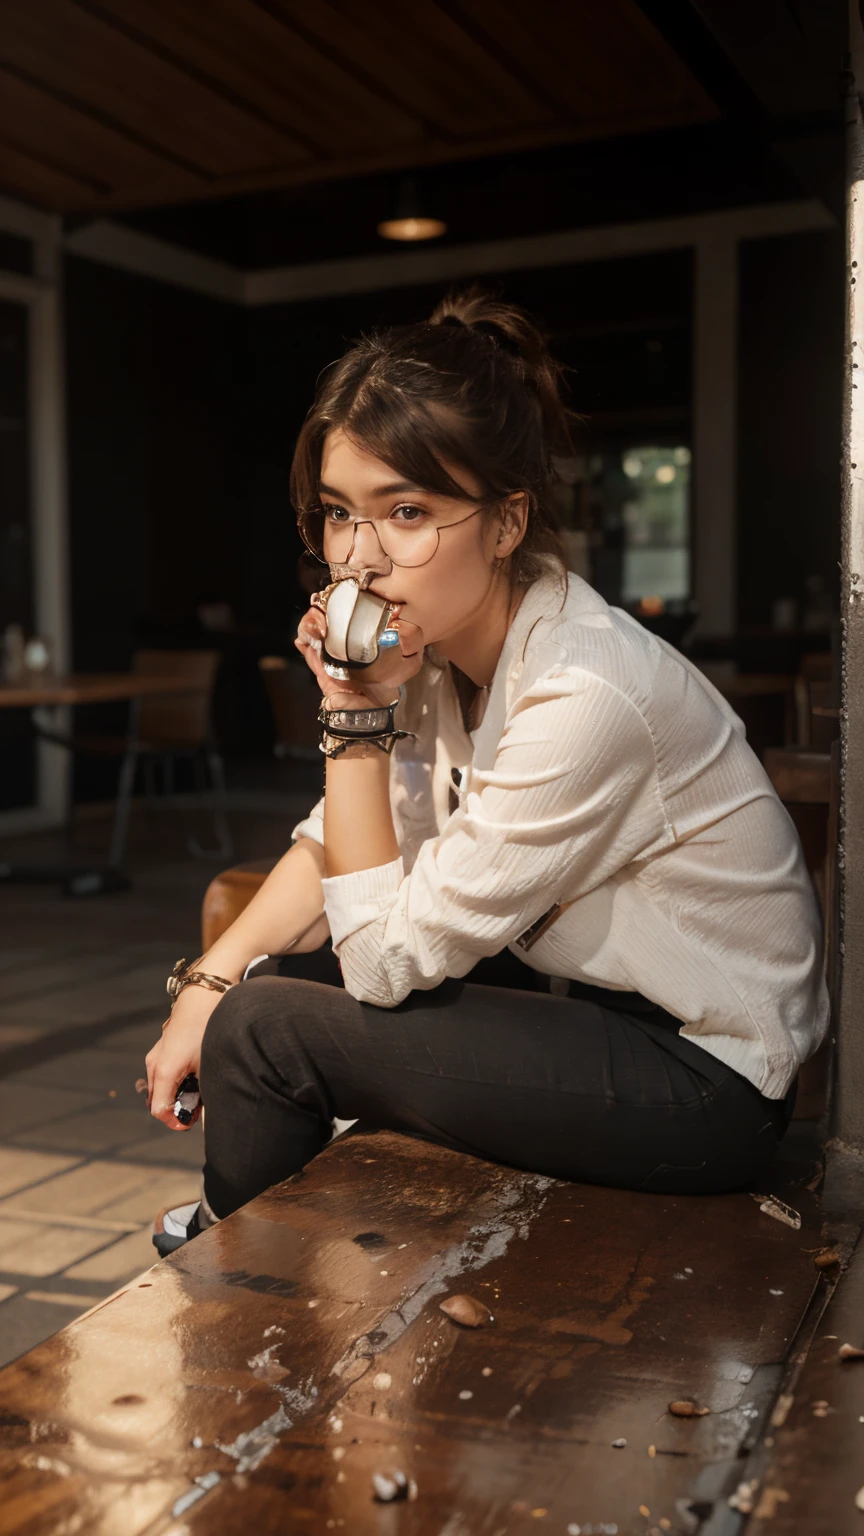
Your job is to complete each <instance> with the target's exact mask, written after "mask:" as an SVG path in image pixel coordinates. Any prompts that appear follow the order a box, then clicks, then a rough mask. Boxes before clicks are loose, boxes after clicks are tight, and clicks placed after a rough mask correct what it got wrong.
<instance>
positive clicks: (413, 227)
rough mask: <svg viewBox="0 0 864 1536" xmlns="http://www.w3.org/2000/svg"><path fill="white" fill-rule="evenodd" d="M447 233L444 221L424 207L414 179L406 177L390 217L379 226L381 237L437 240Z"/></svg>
mask: <svg viewBox="0 0 864 1536" xmlns="http://www.w3.org/2000/svg"><path fill="white" fill-rule="evenodd" d="M446 232H447V225H446V224H445V223H444V221H443V219H436V218H434V217H433V216H432V214H431V213H430V211H429V209H428V208H425V207H424V206H423V204H422V202H421V199H420V195H419V192H418V189H417V183H416V182H415V181H414V178H413V177H411V176H406V177H405V179H404V180H403V182H402V185H401V187H400V190H399V196H398V198H397V199H396V206H395V207H394V209H393V211H392V213H391V215H390V217H389V218H387V219H382V220H381V223H380V224H379V225H378V233H379V235H381V236H382V237H383V239H385V240H435V239H436V238H437V237H438V236H439V235H444V234H446Z"/></svg>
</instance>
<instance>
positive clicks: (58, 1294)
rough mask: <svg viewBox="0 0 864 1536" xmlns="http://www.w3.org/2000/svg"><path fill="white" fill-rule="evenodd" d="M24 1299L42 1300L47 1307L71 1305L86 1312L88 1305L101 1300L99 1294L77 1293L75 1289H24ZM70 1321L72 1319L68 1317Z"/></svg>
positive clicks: (79, 1310)
mask: <svg viewBox="0 0 864 1536" xmlns="http://www.w3.org/2000/svg"><path fill="white" fill-rule="evenodd" d="M24 1299H25V1301H44V1302H45V1304H46V1306H49V1307H72V1309H73V1311H74V1312H76V1313H78V1314H79V1315H80V1313H82V1312H86V1311H87V1309H88V1308H89V1307H96V1306H98V1305H99V1302H100V1301H102V1300H103V1298H102V1297H101V1296H85V1295H83V1294H81V1295H79V1294H78V1293H77V1292H76V1291H25V1292H24ZM69 1320H70V1322H71V1321H72V1319H71V1318H70V1319H69Z"/></svg>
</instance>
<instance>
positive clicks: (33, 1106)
mask: <svg viewBox="0 0 864 1536" xmlns="http://www.w3.org/2000/svg"><path fill="white" fill-rule="evenodd" d="M99 1102H100V1100H99V1099H98V1097H97V1096H96V1095H95V1094H92V1093H80V1092H77V1091H74V1090H72V1089H69V1090H67V1089H64V1088H42V1087H38V1088H37V1087H33V1086H31V1085H29V1084H21V1085H20V1086H19V1085H18V1084H17V1083H15V1082H14V1081H13V1079H11V1078H7V1079H6V1081H5V1082H0V1126H2V1128H3V1135H4V1136H5V1137H6V1138H7V1139H11V1138H12V1137H14V1136H16V1134H17V1133H19V1132H21V1131H27V1130H29V1129H30V1128H31V1127H33V1126H39V1125H46V1124H47V1123H48V1122H49V1121H52V1120H59V1119H61V1117H63V1116H65V1115H69V1114H71V1113H74V1111H75V1110H81V1109H87V1108H91V1107H93V1106H94V1105H96V1104H98V1103H99ZM54 1145H56V1143H54Z"/></svg>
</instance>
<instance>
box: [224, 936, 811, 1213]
mask: <svg viewBox="0 0 864 1536" xmlns="http://www.w3.org/2000/svg"><path fill="white" fill-rule="evenodd" d="M280 971H281V974H280V975H278V976H257V977H253V978H251V979H249V980H248V981H244V982H243V983H242V984H241V985H240V986H238V987H235V988H233V990H232V991H230V992H228V993H226V995H225V997H224V998H223V1000H222V1001H221V1002H220V1003H219V1005H218V1007H217V1008H216V1009H215V1011H214V1012H213V1014H212V1015H211V1018H210V1022H209V1024H208V1026H207V1032H206V1034H205V1036H204V1046H203V1052H202V1058H201V1091H202V1097H203V1100H204V1103H205V1105H206V1107H207V1118H206V1131H205V1141H206V1155H207V1161H206V1166H205V1169H204V1189H205V1193H206V1196H207V1200H208V1202H209V1204H210V1205H211V1207H212V1209H213V1210H214V1212H215V1214H216V1215H217V1216H227V1215H229V1214H230V1212H231V1211H234V1210H236V1209H237V1208H238V1207H239V1206H241V1205H244V1204H245V1203H246V1201H247V1200H251V1199H252V1198H253V1196H254V1195H257V1194H260V1193H261V1191H262V1190H264V1189H267V1188H269V1186H270V1185H271V1184H276V1183H278V1182H279V1181H280V1180H282V1179H285V1178H287V1177H288V1176H289V1174H292V1173H296V1172H297V1171H298V1169H300V1168H302V1167H303V1166H304V1164H305V1163H308V1162H309V1160H310V1158H312V1157H314V1156H315V1154H316V1153H317V1152H320V1151H321V1149H322V1147H324V1146H325V1145H326V1143H327V1141H328V1140H329V1139H330V1135H331V1121H332V1120H333V1119H334V1117H338V1118H340V1119H346V1120H353V1119H359V1120H360V1121H362V1123H363V1125H364V1126H365V1127H367V1128H371V1127H373V1126H374V1127H384V1128H387V1129H390V1130H396V1131H402V1132H406V1133H407V1134H409V1135H414V1136H419V1137H422V1138H424V1139H426V1140H428V1141H435V1142H439V1143H441V1144H443V1145H445V1146H449V1147H455V1148H458V1149H459V1150H460V1151H463V1152H470V1153H472V1154H473V1155H474V1156H475V1157H481V1158H486V1159H488V1160H490V1161H493V1162H500V1163H506V1164H509V1165H511V1166H512V1167H515V1168H522V1169H526V1170H528V1171H530V1172H534V1173H544V1174H551V1175H553V1176H554V1177H556V1178H563V1179H573V1180H576V1181H579V1182H584V1183H589V1184H605V1185H614V1186H617V1187H618V1188H623V1189H644V1190H653V1191H655V1192H658V1193H662V1194H706V1193H718V1192H722V1191H727V1190H734V1189H740V1188H742V1187H746V1186H748V1185H753V1184H754V1183H755V1182H756V1181H757V1180H758V1179H759V1177H760V1174H761V1173H762V1172H763V1170H764V1169H765V1168H766V1167H767V1165H768V1164H769V1163H770V1161H771V1158H772V1156H773V1154H774V1152H775V1150H776V1148H777V1145H778V1143H779V1141H780V1139H781V1137H782V1136H783V1133H784V1131H785V1129H786V1126H787V1124H788V1121H789V1117H790V1115H791V1112H792V1106H793V1103H794V1090H793V1091H792V1092H790V1093H789V1095H787V1097H786V1099H784V1100H776V1099H766V1098H764V1097H763V1096H762V1094H760V1093H759V1091H758V1090H757V1089H756V1088H754V1087H753V1085H752V1083H750V1082H748V1081H747V1079H746V1078H743V1077H741V1076H740V1075H739V1074H738V1073H737V1072H733V1071H732V1070H731V1069H730V1068H729V1067H727V1066H725V1065H724V1064H723V1063H722V1062H720V1061H718V1060H717V1058H716V1057H714V1056H711V1055H710V1054H709V1052H707V1051H705V1050H703V1049H702V1047H701V1046H698V1045H694V1044H693V1043H692V1042H691V1041H689V1040H683V1039H681V1037H680V1036H679V1034H678V1029H679V1027H680V1021H679V1020H677V1019H674V1018H672V1016H671V1015H670V1014H667V1013H665V1012H664V1011H663V1009H662V1008H659V1007H657V1006H656V1005H655V1004H652V1003H649V1002H648V1001H647V1000H646V999H645V998H642V997H640V996H639V995H638V994H636V993H620V992H610V991H607V990H605V989H601V988H593V987H584V986H582V985H580V984H579V983H576V982H571V983H570V995H569V996H567V997H558V996H551V995H550V994H549V993H548V992H546V991H543V990H540V989H541V988H543V987H544V985H545V981H546V979H545V978H543V977H540V976H539V975H537V973H534V972H532V971H530V970H529V968H528V967H527V966H524V965H522V964H521V962H520V961H518V960H516V959H515V957H514V956H512V955H510V954H509V952H506V951H505V952H504V953H503V954H502V955H497V956H495V957H494V958H493V959H492V960H483V961H481V962H480V963H479V965H477V966H476V967H475V969H474V970H473V971H472V972H471V973H470V976H469V977H468V978H466V979H464V980H461V981H452V980H451V981H445V982H443V983H442V984H441V986H440V987H436V988H435V989H434V991H431V992H413V993H412V994H411V995H410V997H407V998H406V999H405V1001H404V1002H403V1003H400V1004H399V1006H398V1007H396V1008H375V1007H372V1006H371V1005H370V1004H368V1003H359V1002H357V1001H356V999H355V998H353V997H351V996H349V994H348V993H347V992H346V991H345V990H344V988H343V986H342V984H341V977H340V974H339V970H338V966H337V964H336V961H335V958H334V956H333V953H332V950H331V949H330V946H329V944H328V945H327V946H326V947H325V948H324V949H322V950H319V951H316V952H315V953H314V954H311V955H301V956H297V957H296V959H293V960H291V959H289V960H283V961H281V962H280Z"/></svg>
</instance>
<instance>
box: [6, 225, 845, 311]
mask: <svg viewBox="0 0 864 1536" xmlns="http://www.w3.org/2000/svg"><path fill="white" fill-rule="evenodd" d="M2 226H3V218H2V206H0V227H2ZM834 227H835V221H834V219H833V218H832V216H831V214H830V213H829V212H828V210H827V209H826V208H825V207H824V205H823V204H822V203H820V202H818V201H816V200H815V199H807V200H804V199H802V200H797V201H794V202H787V203H765V204H757V205H755V206H753V207H747V208H728V209H722V210H721V211H720V212H717V213H703V214H692V215H688V216H687V217H685V218H670V219H653V220H647V219H646V220H642V221H637V222H634V223H629V224H607V225H600V226H598V227H597V228H593V229H575V230H565V231H563V232H561V233H558V234H551V235H548V234H547V235H525V236H521V237H517V238H515V239H512V240H486V241H481V242H477V243H475V244H472V245H454V246H442V247H439V248H436V247H434V246H428V247H424V248H423V249H422V250H411V251H382V252H380V253H376V254H375V255H372V256H357V257H350V258H348V259H345V260H339V261H315V262H308V263H304V264H302V265H297V266H283V267H270V268H267V269H265V270H263V271H260V272H242V271H240V270H239V269H238V268H236V267H232V266H229V265H228V264H227V263H226V262H222V261H214V260H212V259H211V258H210V257H208V256H199V255H197V254H196V253H195V252H193V251H186V250H183V249H182V248H181V247H180V246H177V245H172V244H171V243H169V242H168V241H166V240H157V239H154V238H153V237H152V236H150V235H142V234H139V233H138V231H137V230H132V229H125V228H124V227H123V226H122V225H120V224H115V223H114V222H112V221H111V220H110V219H97V220H94V222H93V223H92V224H87V225H85V226H84V227H83V228H81V229H78V230H76V231H74V232H73V233H72V234H68V235H66V236H64V237H63V246H64V249H65V250H67V251H69V252H71V253H72V254H73V255H76V256H84V257H87V258H88V259H89V260H91V261H100V262H103V263H104V264H105V265H106V266H111V267H117V268H119V269H121V270H122V271H126V272H134V273H135V274H136V275H137V276H139V277H149V278H153V279H155V280H156V281H158V282H163V283H171V284H173V285H175V286H177V287H180V288H187V289H191V290H192V291H193V292H195V293H201V294H206V295H208V296H209V297H210V298H215V299H223V300H226V301H227V302H229V303H233V304H242V305H249V306H251V307H258V306H259V305H263V304H291V303H300V302H302V301H303V300H305V299H317V298H326V297H327V296H329V295H335V294H345V293H370V292H374V291H376V290H377V289H385V288H404V287H410V286H412V285H413V284H415V283H429V282H442V281H450V280H453V279H456V278H460V277H473V276H479V275H481V274H483V273H487V272H507V271H513V270H515V269H517V268H519V267H528V268H530V267H555V266H561V265H563V264H565V263H567V262H577V261H604V260H611V259H614V258H615V257H625V256H636V255H640V254H642V253H644V252H649V251H667V250H676V249H681V248H682V247H685V246H695V245H698V244H699V243H700V242H701V241H702V240H706V239H708V240H716V239H718V238H722V239H732V240H755V239H760V238H762V237H764V236H770V235H788V234H797V233H800V232H801V231H804V230H809V229H832V228H834Z"/></svg>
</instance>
